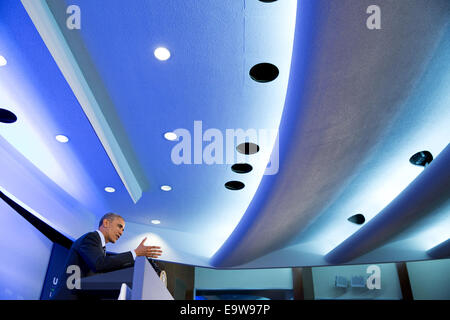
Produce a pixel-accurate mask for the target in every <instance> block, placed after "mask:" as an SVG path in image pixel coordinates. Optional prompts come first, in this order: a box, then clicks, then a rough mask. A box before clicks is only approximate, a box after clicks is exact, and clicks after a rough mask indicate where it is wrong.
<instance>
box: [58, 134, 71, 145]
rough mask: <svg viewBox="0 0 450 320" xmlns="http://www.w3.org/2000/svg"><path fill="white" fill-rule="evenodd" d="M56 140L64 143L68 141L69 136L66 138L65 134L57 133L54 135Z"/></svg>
mask: <svg viewBox="0 0 450 320" xmlns="http://www.w3.org/2000/svg"><path fill="white" fill-rule="evenodd" d="M56 140H57V141H59V142H61V143H66V142H69V138H67V137H66V136H64V135H62V134H58V135H57V136H56Z"/></svg>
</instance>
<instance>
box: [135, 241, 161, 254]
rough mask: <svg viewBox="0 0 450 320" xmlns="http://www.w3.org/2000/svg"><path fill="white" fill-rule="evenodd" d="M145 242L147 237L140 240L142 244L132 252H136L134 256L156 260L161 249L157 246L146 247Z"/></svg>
mask: <svg viewBox="0 0 450 320" xmlns="http://www.w3.org/2000/svg"><path fill="white" fill-rule="evenodd" d="M145 240H147V237H145V238H144V240H142V242H141V243H140V244H139V246H138V247H137V248H136V249H135V250H134V252H136V256H137V257H139V256H145V257H148V258H158V257H159V256H160V255H161V254H162V250H160V249H161V247H158V246H146V245H144V242H145Z"/></svg>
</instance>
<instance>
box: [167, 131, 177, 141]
mask: <svg viewBox="0 0 450 320" xmlns="http://www.w3.org/2000/svg"><path fill="white" fill-rule="evenodd" d="M164 138H166V139H167V140H169V141H175V140H177V139H178V136H177V134H176V133H174V132H166V133H164Z"/></svg>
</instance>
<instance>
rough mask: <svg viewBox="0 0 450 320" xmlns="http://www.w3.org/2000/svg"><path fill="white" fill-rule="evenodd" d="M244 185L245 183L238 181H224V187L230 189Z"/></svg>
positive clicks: (239, 188) (238, 188) (236, 188)
mask: <svg viewBox="0 0 450 320" xmlns="http://www.w3.org/2000/svg"><path fill="white" fill-rule="evenodd" d="M244 187H245V185H244V184H243V183H242V182H240V181H228V182H227V183H225V188H227V189H230V190H241V189H243V188H244Z"/></svg>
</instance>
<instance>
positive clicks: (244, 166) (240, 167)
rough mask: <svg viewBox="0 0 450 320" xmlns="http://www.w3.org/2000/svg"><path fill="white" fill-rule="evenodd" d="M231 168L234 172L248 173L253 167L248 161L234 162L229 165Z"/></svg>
mask: <svg viewBox="0 0 450 320" xmlns="http://www.w3.org/2000/svg"><path fill="white" fill-rule="evenodd" d="M231 170H233V172H236V173H249V172H250V171H252V170H253V167H252V166H251V165H249V164H248V163H236V164H233V165H232V166H231Z"/></svg>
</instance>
